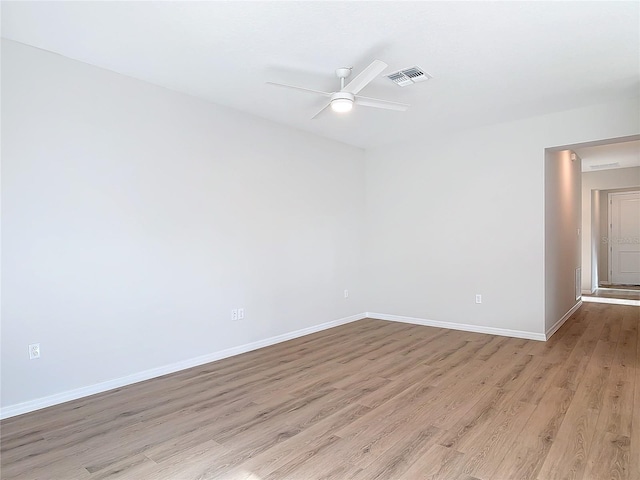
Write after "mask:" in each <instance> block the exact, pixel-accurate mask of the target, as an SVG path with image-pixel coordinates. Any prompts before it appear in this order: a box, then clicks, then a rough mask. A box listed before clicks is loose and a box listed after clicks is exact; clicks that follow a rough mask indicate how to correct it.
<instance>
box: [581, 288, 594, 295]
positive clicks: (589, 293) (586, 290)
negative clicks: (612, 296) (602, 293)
mask: <svg viewBox="0 0 640 480" xmlns="http://www.w3.org/2000/svg"><path fill="white" fill-rule="evenodd" d="M594 293H596V288H595V287H594V288H592V289H591V290H589V289H583V290H582V294H583V295H593V294H594Z"/></svg>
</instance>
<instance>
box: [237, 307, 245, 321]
mask: <svg viewBox="0 0 640 480" xmlns="http://www.w3.org/2000/svg"><path fill="white" fill-rule="evenodd" d="M243 318H244V308H239V309H238V320H242V319H243Z"/></svg>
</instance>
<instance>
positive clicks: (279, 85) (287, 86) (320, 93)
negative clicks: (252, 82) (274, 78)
mask: <svg viewBox="0 0 640 480" xmlns="http://www.w3.org/2000/svg"><path fill="white" fill-rule="evenodd" d="M267 83H268V84H269V85H275V86H276V87H283V88H292V89H294V90H301V91H303V92H307V93H316V94H318V95H323V96H325V97H330V96H331V93H329V92H321V91H320V90H312V89H310V88H304V87H296V86H295V85H286V84H284V83H275V82H267Z"/></svg>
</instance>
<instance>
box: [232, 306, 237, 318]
mask: <svg viewBox="0 0 640 480" xmlns="http://www.w3.org/2000/svg"><path fill="white" fill-rule="evenodd" d="M237 319H238V310H236V309H235V308H234V309H233V310H231V320H237Z"/></svg>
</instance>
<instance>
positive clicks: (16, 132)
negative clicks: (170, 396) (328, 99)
mask: <svg viewBox="0 0 640 480" xmlns="http://www.w3.org/2000/svg"><path fill="white" fill-rule="evenodd" d="M2 100H3V102H2V140H3V141H2V160H3V164H2V203H3V211H2V247H3V248H2V279H3V285H2V287H3V291H2V300H3V302H2V345H1V346H2V406H3V407H4V408H6V407H10V406H15V405H16V404H19V403H20V402H26V401H33V400H34V399H38V398H41V397H46V396H50V395H54V394H58V393H60V392H65V391H69V390H73V389H77V388H82V387H87V386H90V385H93V384H97V383H99V382H105V381H108V380H110V379H115V378H119V377H123V376H127V375H130V374H134V373H136V372H141V371H145V370H147V369H152V368H156V367H161V366H164V365H168V364H172V363H174V362H180V361H184V360H185V359H192V358H194V357H198V356H200V355H207V354H209V353H211V352H217V351H220V350H223V349H227V348H231V347H235V346H239V345H244V344H247V343H250V342H256V341H259V340H262V339H266V338H269V337H273V336H276V335H280V334H284V333H287V332H292V331H296V330H299V329H303V328H306V327H311V326H314V325H318V324H322V323H324V322H327V321H333V320H338V319H341V318H343V317H347V316H350V315H354V314H359V313H361V312H363V311H364V310H365V304H364V297H363V295H362V281H361V278H360V270H359V268H360V264H361V259H360V252H361V250H362V248H361V244H360V242H361V233H362V219H363V218H364V166H365V164H364V153H363V152H362V151H361V150H359V149H355V148H352V147H348V146H345V145H343V144H339V143H336V142H333V141H328V140H324V139H320V138H318V137H314V136H312V135H308V134H305V133H301V132H298V131H295V130H291V129H288V128H285V127H281V126H278V125H276V124H273V123H270V122H267V121H263V120H260V119H257V118H255V117H251V116H247V115H243V114H240V113H237V112H234V111H231V110H228V109H224V108H220V107H217V106H214V105H212V104H209V103H206V102H204V101H201V100H199V99H196V98H193V97H189V96H186V95H182V94H179V93H175V92H172V91H169V90H166V89H163V88H160V87H156V86H153V85H150V84H146V83H144V82H140V81H137V80H134V79H131V78H128V77H124V76H121V75H117V74H115V73H112V72H109V71H106V70H102V69H99V68H95V67H92V66H89V65H86V64H83V63H79V62H75V61H72V60H69V59H66V58H64V57H61V56H58V55H54V54H51V53H48V52H45V51H42V50H38V49H35V48H31V47H27V46H24V45H20V44H17V43H13V42H10V41H3V42H2ZM344 289H349V290H350V297H349V299H344V298H343V290H344ZM237 307H244V308H245V310H246V318H245V319H244V320H243V321H239V322H235V323H232V322H231V321H230V312H231V309H232V308H237ZM35 342H40V344H41V351H42V358H41V359H39V360H35V361H30V360H29V359H28V355H27V345H28V344H30V343H35Z"/></svg>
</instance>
